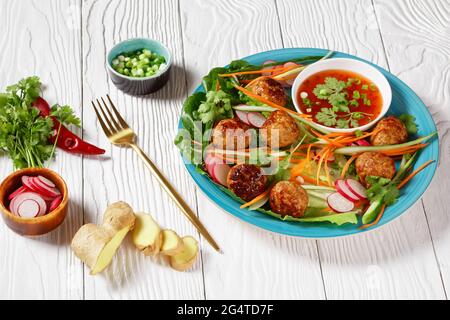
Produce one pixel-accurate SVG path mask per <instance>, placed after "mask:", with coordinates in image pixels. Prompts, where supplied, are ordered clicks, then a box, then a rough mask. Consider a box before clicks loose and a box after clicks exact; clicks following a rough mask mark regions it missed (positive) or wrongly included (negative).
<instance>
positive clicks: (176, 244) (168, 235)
mask: <svg viewBox="0 0 450 320" xmlns="http://www.w3.org/2000/svg"><path fill="white" fill-rule="evenodd" d="M162 238H163V241H162V245H161V251H160V254H162V255H164V256H174V255H177V254H178V253H180V252H181V251H182V250H183V245H184V244H183V240H182V239H181V238H180V237H179V236H178V234H177V233H176V232H175V231H172V230H164V231H163V232H162Z"/></svg>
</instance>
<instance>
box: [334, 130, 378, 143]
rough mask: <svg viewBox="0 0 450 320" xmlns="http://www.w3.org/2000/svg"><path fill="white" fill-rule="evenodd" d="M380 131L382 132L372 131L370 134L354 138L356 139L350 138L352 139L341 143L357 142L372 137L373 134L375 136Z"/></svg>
mask: <svg viewBox="0 0 450 320" xmlns="http://www.w3.org/2000/svg"><path fill="white" fill-rule="evenodd" d="M381 130H382V129H376V130H374V131H372V132H369V133H365V134H363V135H362V136H360V137H356V138H352V139H344V140H342V142H345V143H352V142H356V141H359V140H362V139H365V138H368V137H370V136H373V135H374V134H377V133H378V132H380V131H381Z"/></svg>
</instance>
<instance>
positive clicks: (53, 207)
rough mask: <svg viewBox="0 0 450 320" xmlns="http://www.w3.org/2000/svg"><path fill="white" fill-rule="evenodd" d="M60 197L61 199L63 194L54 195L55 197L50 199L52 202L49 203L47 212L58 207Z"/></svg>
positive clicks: (60, 200)
mask: <svg viewBox="0 0 450 320" xmlns="http://www.w3.org/2000/svg"><path fill="white" fill-rule="evenodd" d="M62 199H63V196H59V197H56V198H55V199H54V200H53V201H52V203H51V204H50V209H49V212H52V211H53V210H55V209H56V208H58V207H59V205H60V204H61V202H62Z"/></svg>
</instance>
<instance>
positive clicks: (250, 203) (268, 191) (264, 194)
mask: <svg viewBox="0 0 450 320" xmlns="http://www.w3.org/2000/svg"><path fill="white" fill-rule="evenodd" d="M270 190H271V188H269V189H267V190H266V191H264V192H263V193H261V194H260V195H259V196H257V197H256V198H254V199H253V200H251V201H249V202H247V203H245V204H243V205H242V206H241V209H245V208H248V207H250V206H251V205H252V204H255V203H256V202H258V201H259V200H261V199H262V198H264V197H265V196H267V195H268V194H269V193H270Z"/></svg>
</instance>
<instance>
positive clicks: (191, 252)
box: [170, 236, 198, 271]
mask: <svg viewBox="0 0 450 320" xmlns="http://www.w3.org/2000/svg"><path fill="white" fill-rule="evenodd" d="M182 241H183V247H182V250H181V251H180V252H179V253H178V254H176V255H174V256H171V257H170V265H171V267H172V268H174V269H175V270H178V271H186V270H187V269H190V268H191V267H192V266H193V265H194V263H195V261H196V260H197V256H198V242H197V240H195V239H194V238H193V237H190V236H188V237H184V238H182Z"/></svg>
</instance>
